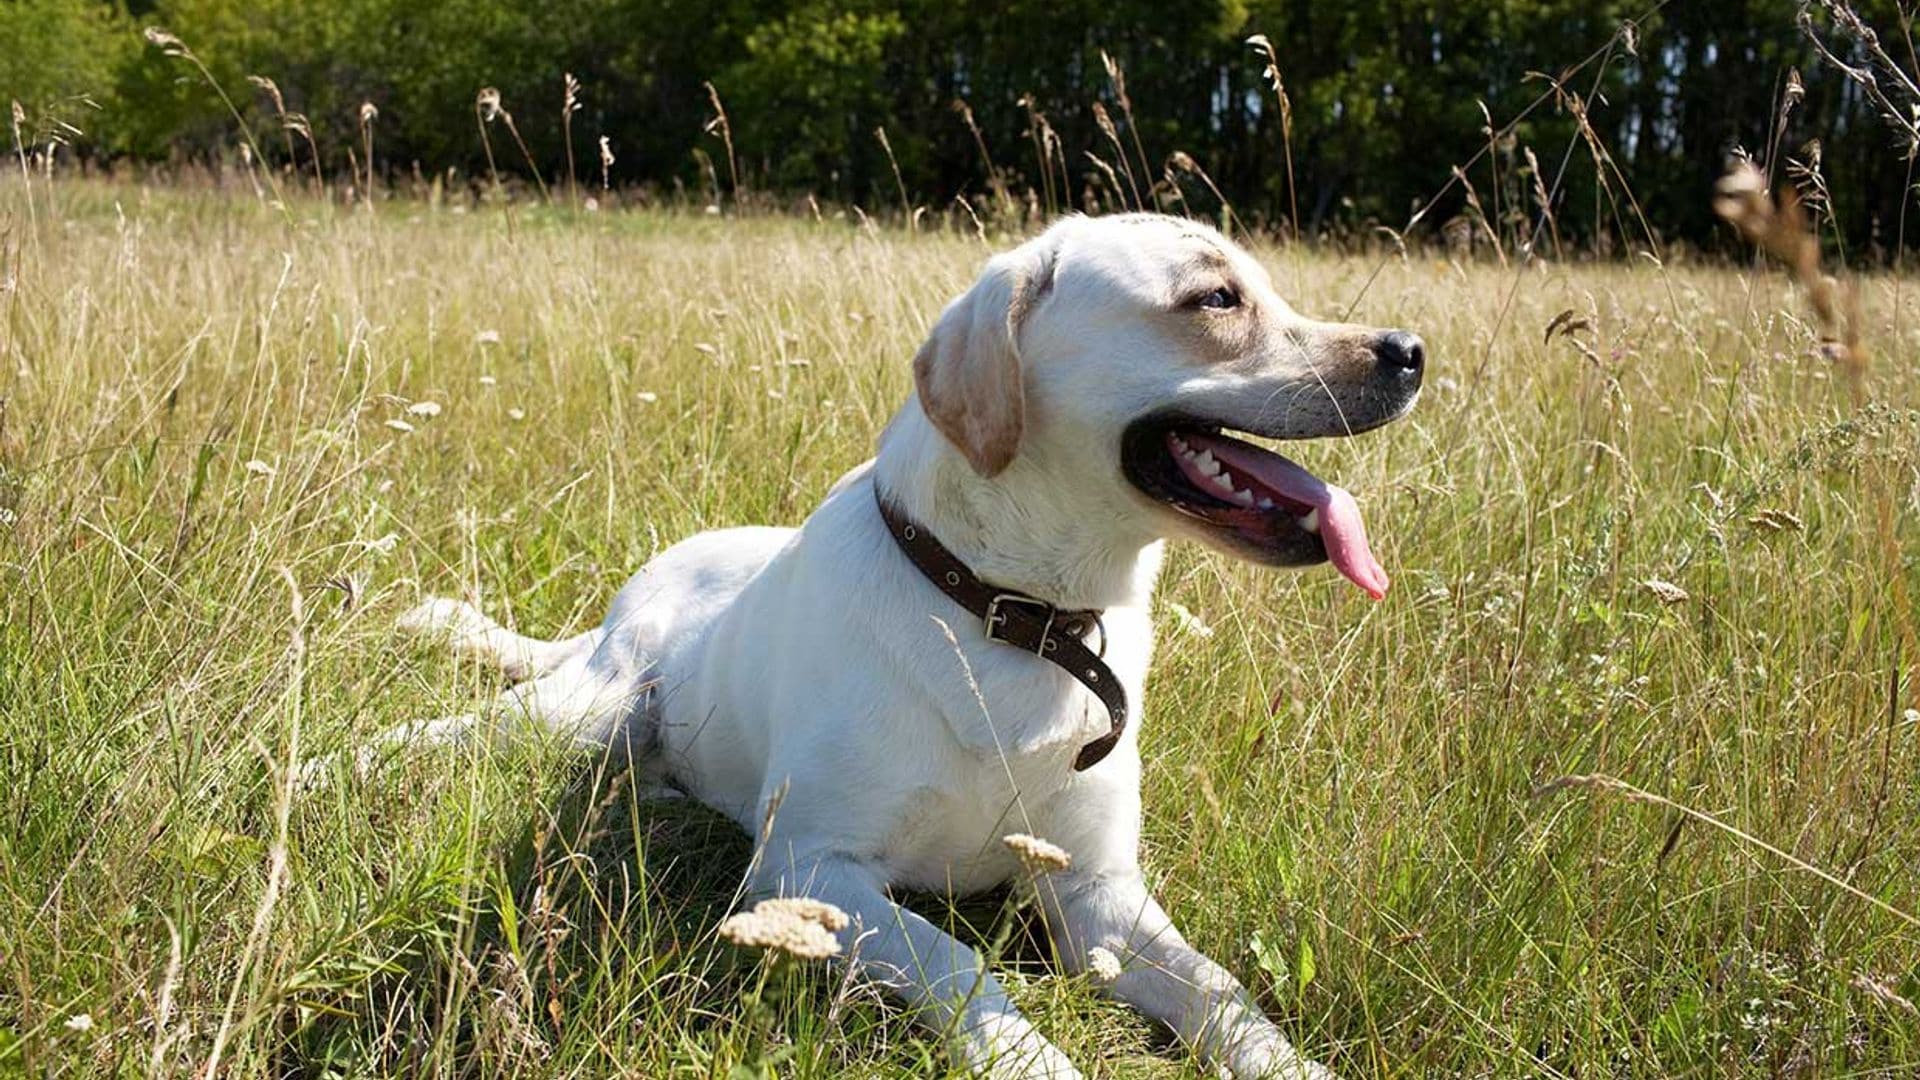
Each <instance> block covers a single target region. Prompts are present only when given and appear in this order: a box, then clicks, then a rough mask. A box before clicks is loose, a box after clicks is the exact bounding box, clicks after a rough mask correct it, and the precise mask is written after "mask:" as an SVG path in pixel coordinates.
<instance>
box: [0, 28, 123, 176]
mask: <svg viewBox="0 0 1920 1080" xmlns="http://www.w3.org/2000/svg"><path fill="white" fill-rule="evenodd" d="M135 42H136V37H135V33H134V30H133V28H132V24H131V23H130V22H129V21H128V20H127V19H126V18H125V17H123V16H122V15H121V14H120V13H119V11H118V9H117V8H115V7H114V6H112V5H108V4H103V3H101V2H100V0H8V2H6V3H0V109H4V108H6V107H7V106H8V104H9V102H10V101H17V102H19V103H20V104H21V105H22V106H23V107H24V108H25V109H26V110H27V114H28V116H29V118H30V121H38V127H39V128H40V129H41V130H38V131H36V130H35V129H33V128H29V129H28V130H26V131H23V132H22V135H23V136H25V137H28V138H32V137H33V136H35V135H39V136H41V137H44V136H45V135H47V134H50V133H51V131H50V130H48V129H50V128H57V126H58V121H60V120H65V121H66V122H67V123H70V124H74V125H75V126H77V127H81V128H86V127H88V126H90V124H89V122H88V120H87V119H86V118H85V113H86V112H88V111H89V110H88V109H87V107H86V105H85V104H84V103H83V102H81V101H80V100H79V99H81V98H83V97H91V98H92V99H93V100H94V101H95V102H97V103H99V104H101V105H106V104H108V103H109V101H110V91H111V89H112V87H113V84H114V79H115V77H116V75H117V73H118V72H119V71H120V70H121V68H122V66H123V65H124V64H126V63H127V62H128V61H129V58H130V57H131V56H132V55H134V53H135V51H136V48H135ZM35 141H39V140H38V139H36V140H35Z"/></svg>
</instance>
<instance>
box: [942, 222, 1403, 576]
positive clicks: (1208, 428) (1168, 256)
mask: <svg viewBox="0 0 1920 1080" xmlns="http://www.w3.org/2000/svg"><path fill="white" fill-rule="evenodd" d="M1424 363H1425V349H1424V346H1423V345H1422V344H1421V342H1420V339H1419V338H1417V337H1415V336H1414V335H1412V334H1410V333H1407V332H1405V331H1403V330H1383V329H1376V328H1372V327H1365V326H1356V325H1352V324H1346V323H1326V322H1317V321H1315V320H1312V319H1308V318H1305V317H1303V316H1302V315H1300V314H1299V313H1297V312H1295V311H1294V310H1293V309H1292V308H1291V307H1289V306H1288V305H1287V302H1286V301H1285V300H1282V299H1281V298H1280V295H1279V294H1278V293H1276V292H1275V291H1274V287H1273V281H1272V279H1271V278H1270V277H1269V276H1268V274H1267V272H1266V270H1265V269H1264V268H1263V267H1262V266H1261V265H1260V264H1259V263H1258V262H1257V261H1255V260H1254V259H1253V258H1252V257H1251V256H1250V255H1248V254H1247V253H1246V252H1245V251H1243V250H1242V249H1241V248H1240V247H1238V246H1237V245H1235V244H1234V243H1232V242H1231V241H1229V240H1227V239H1226V238H1224V237H1222V236H1221V235H1220V234H1219V233H1217V232H1215V231H1214V230H1212V229H1209V228H1207V227H1206V226H1204V225H1200V224H1197V223H1194V222H1191V221H1186V220H1182V219H1178V218H1171V217H1164V216H1161V215H1157V214H1128V215H1123V216H1118V217H1107V218H1082V217H1075V218H1068V219H1066V220H1064V221H1062V222H1060V223H1058V224H1056V225H1055V226H1054V227H1053V228H1051V229H1049V230H1048V231H1047V232H1046V233H1045V234H1044V235H1042V236H1040V237H1038V238H1036V239H1034V240H1032V241H1030V242H1028V243H1026V244H1024V245H1022V246H1021V247H1019V248H1016V249H1015V250H1013V251H1010V252H1007V253H1005V254H1002V255H998V256H996V257H994V258H993V259H991V260H990V261H989V262H988V263H987V266H986V269H985V270H984V271H983V272H982V274H981V275H980V278H979V280H978V281H977V282H976V283H975V284H974V285H973V287H972V288H971V289H969V290H968V291H967V292H966V293H965V294H963V295H962V296H961V297H960V298H959V299H957V300H955V301H953V303H951V304H949V305H948V306H947V308H946V310H945V311H944V312H943V313H942V314H941V316H940V319H939V321H938V322H937V323H936V324H935V326H934V328H933V331H932V333H931V335H930V336H929V337H928V339H927V342H926V344H925V345H923V346H922V347H921V349H920V352H919V354H918V355H917V356H916V357H915V358H914V365H913V370H914V381H915V386H916V391H917V395H918V397H919V401H920V405H921V408H922V409H923V410H924V411H925V412H926V415H927V417H928V418H929V419H930V420H931V421H932V423H933V425H934V426H935V427H936V428H937V429H938V430H939V431H940V433H941V434H942V435H943V436H944V437H945V438H946V439H947V440H948V441H949V442H951V443H952V444H953V446H954V447H955V448H957V449H958V450H959V451H960V453H961V454H963V455H965V457H966V459H967V461H968V462H969V463H970V464H971V465H972V466H973V469H974V471H976V472H978V473H979V474H980V475H981V476H983V477H995V476H999V475H1001V474H1002V473H1005V472H1006V471H1007V470H1009V469H1022V468H1026V469H1038V470H1044V471H1045V473H1046V474H1048V478H1049V482H1050V484H1051V485H1052V486H1053V487H1054V488H1056V489H1059V488H1061V486H1062V485H1066V486H1069V487H1070V488H1071V489H1072V490H1073V491H1074V492H1075V493H1076V496H1077V497H1078V498H1079V499H1082V500H1083V499H1084V498H1085V497H1087V496H1092V497H1094V498H1096V499H1097V500H1098V502H1099V505H1100V506H1101V508H1102V509H1103V510H1107V509H1110V510H1111V512H1112V513H1113V514H1115V515H1118V516H1120V517H1122V518H1125V519H1128V520H1127V521H1126V522H1124V523H1125V524H1131V525H1135V526H1137V527H1139V528H1141V529H1142V530H1144V531H1146V532H1149V533H1151V534H1152V535H1159V536H1166V535H1185V536H1191V537H1194V538H1196V539H1199V540H1201V541H1203V542H1205V543H1208V544H1211V545H1213V546H1214V547H1217V548H1220V549H1223V550H1225V551H1228V552H1230V553H1233V554H1236V555H1239V556H1241V557H1244V558H1248V559H1252V560H1254V561H1257V562H1261V563H1266V564H1269V565H1275V566H1304V565H1308V564H1313V563H1319V562H1324V561H1326V560H1328V559H1332V560H1333V562H1334V565H1335V566H1336V567H1338V568H1339V570H1340V571H1341V573H1343V574H1345V575H1346V576H1347V577H1348V578H1349V579H1351V580H1352V581H1353V582H1354V583H1355V584H1356V585H1358V586H1360V587H1361V588H1362V589H1364V590H1366V591H1367V592H1368V593H1369V594H1370V595H1372V596H1374V597H1375V598H1378V597H1380V596H1382V595H1384V594H1385V592H1386V588H1387V576H1386V574H1385V572H1384V571H1383V570H1382V569H1381V568H1380V565H1379V563H1378V562H1376V561H1375V560H1374V558H1373V554H1372V552H1371V550H1370V549H1369V548H1368V545H1367V538H1366V530H1365V527H1364V525H1363V524H1362V522H1361V518H1360V511H1359V508H1358V506H1357V505H1356V504H1355V502H1354V500H1353V497H1352V496H1351V495H1349V494H1348V493H1347V492H1346V491H1345V490H1343V489H1341V488H1339V487H1336V486H1334V485H1332V484H1328V483H1325V482H1323V481H1321V480H1320V479H1319V478H1317V477H1315V476H1314V475H1313V474H1312V473H1310V472H1308V471H1307V470H1306V469H1304V468H1302V467H1301V466H1299V465H1297V464H1295V463H1294V462H1292V461H1290V460H1288V459H1287V458H1285V457H1282V456H1281V455H1279V454H1276V453H1273V452H1272V451H1270V450H1267V449H1264V448H1262V447H1259V446H1256V445H1254V444H1253V443H1250V442H1246V441H1244V440H1241V439H1236V438H1233V437H1231V436H1229V435H1227V434H1226V432H1227V431H1230V430H1231V431H1239V432H1244V433H1248V434H1252V435H1256V436H1260V437H1263V438H1267V439H1289V440H1291V439H1317V438H1329V437H1333V436H1345V435H1352V434H1356V433H1358V432H1362V431H1367V430H1369V429H1371V428H1375V427H1379V426H1380V425H1382V424H1385V423H1387V422H1389V421H1391V420H1395V419H1397V418H1399V417H1401V416H1403V415H1405V414H1406V412H1407V411H1408V410H1409V409H1411V408H1412V407H1413V403H1414V399H1415V398H1417V397H1418V396H1419V393H1420V381H1421V373H1422V368H1423V366H1424ZM1120 523H1121V522H1116V524H1120Z"/></svg>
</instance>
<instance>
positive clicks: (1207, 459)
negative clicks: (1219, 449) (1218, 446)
mask: <svg viewBox="0 0 1920 1080" xmlns="http://www.w3.org/2000/svg"><path fill="white" fill-rule="evenodd" d="M1193 463H1194V464H1195V465H1198V466H1200V471H1201V472H1203V473H1206V474H1207V475H1208V476H1212V475H1214V474H1215V473H1217V472H1219V471H1220V463H1219V462H1217V461H1215V460H1213V454H1212V453H1210V452H1208V451H1206V450H1202V451H1200V456H1199V457H1197V458H1194V459H1193Z"/></svg>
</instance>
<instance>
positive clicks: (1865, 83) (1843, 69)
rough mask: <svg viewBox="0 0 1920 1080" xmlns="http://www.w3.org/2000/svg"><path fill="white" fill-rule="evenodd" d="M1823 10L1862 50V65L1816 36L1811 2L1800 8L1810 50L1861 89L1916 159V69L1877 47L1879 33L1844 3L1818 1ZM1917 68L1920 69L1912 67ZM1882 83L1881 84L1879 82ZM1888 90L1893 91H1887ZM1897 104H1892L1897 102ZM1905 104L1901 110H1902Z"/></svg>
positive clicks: (1919, 148)
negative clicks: (1884, 81) (1848, 61)
mask: <svg viewBox="0 0 1920 1080" xmlns="http://www.w3.org/2000/svg"><path fill="white" fill-rule="evenodd" d="M1818 2H1819V5H1820V7H1821V8H1822V9H1823V10H1824V11H1826V13H1827V17H1828V18H1829V19H1830V20H1832V24H1833V26H1834V27H1835V28H1836V29H1838V30H1839V31H1840V33H1841V34H1843V35H1844V36H1846V37H1849V38H1852V39H1853V40H1854V41H1855V42H1857V43H1858V44H1859V46H1860V50H1861V52H1862V53H1863V54H1864V55H1865V57H1866V61H1867V62H1866V63H1865V64H1858V65H1856V64H1849V63H1847V62H1846V61H1844V60H1842V59H1840V57H1839V56H1838V55H1837V54H1836V53H1835V52H1834V50H1833V48H1832V47H1831V46H1830V45H1828V44H1827V42H1826V40H1825V39H1824V38H1822V37H1821V36H1820V31H1819V28H1817V27H1816V26H1814V24H1813V10H1812V8H1813V4H1812V3H1810V2H1809V3H1802V4H1801V5H1800V16H1799V22H1800V31H1801V33H1802V34H1804V35H1805V36H1806V38H1807V40H1808V41H1809V42H1810V43H1812V45H1813V48H1814V51H1815V52H1817V53H1819V54H1820V59H1822V60H1824V61H1826V63H1827V65H1828V66H1829V67H1832V68H1833V69H1834V70H1835V71H1838V72H1839V73H1840V74H1841V75H1843V76H1845V77H1846V78H1847V79H1848V80H1849V81H1851V82H1852V83H1853V84H1854V85H1856V86H1858V87H1859V88H1860V91H1861V93H1862V94H1863V95H1865V97H1866V99H1867V100H1868V101H1870V102H1872V103H1873V107H1874V110H1875V111H1876V112H1878V113H1879V114H1880V117H1881V119H1883V120H1885V121H1886V122H1887V124H1888V125H1889V126H1890V127H1892V128H1893V129H1894V130H1895V131H1897V132H1899V133H1900V137H1901V138H1902V139H1903V140H1905V142H1906V144H1907V146H1906V160H1908V161H1913V160H1914V159H1915V158H1920V70H1916V71H1915V72H1909V71H1908V70H1907V69H1905V68H1903V67H1901V66H1900V64H1899V63H1898V62H1897V61H1896V60H1894V58H1893V57H1892V56H1891V55H1889V54H1888V52H1887V50H1886V46H1884V45H1882V44H1881V43H1880V35H1879V34H1878V33H1876V32H1875V31H1874V29H1873V27H1871V26H1869V25H1867V21H1866V20H1865V19H1863V18H1861V17H1860V13H1859V12H1857V11H1855V10H1854V9H1853V6H1852V5H1851V4H1848V3H1846V0H1818ZM1916 67H1920V65H1916ZM1882 79H1884V80H1886V83H1885V85H1883V84H1882V82H1881V80H1882ZM1888 87H1891V88H1892V89H1891V90H1889V89H1888ZM1896 97H1897V98H1898V99H1899V100H1897V101H1896V100H1895V98H1896ZM1903 106H1904V107H1903Z"/></svg>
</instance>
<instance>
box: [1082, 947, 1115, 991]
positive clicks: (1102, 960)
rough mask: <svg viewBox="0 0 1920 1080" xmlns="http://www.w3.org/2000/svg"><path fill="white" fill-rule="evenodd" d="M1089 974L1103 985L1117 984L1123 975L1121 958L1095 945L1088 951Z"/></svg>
mask: <svg viewBox="0 0 1920 1080" xmlns="http://www.w3.org/2000/svg"><path fill="white" fill-rule="evenodd" d="M1087 974H1089V975H1091V976H1093V978H1094V981H1095V982H1098V983H1101V984H1103V985H1105V984H1111V983H1114V982H1117V981H1119V979H1120V975H1121V968H1120V958H1119V957H1117V956H1115V955H1113V953H1111V952H1109V951H1108V950H1106V949H1103V948H1101V947H1100V946H1098V945H1095V946H1094V947H1093V948H1091V949H1088V950H1087Z"/></svg>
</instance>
